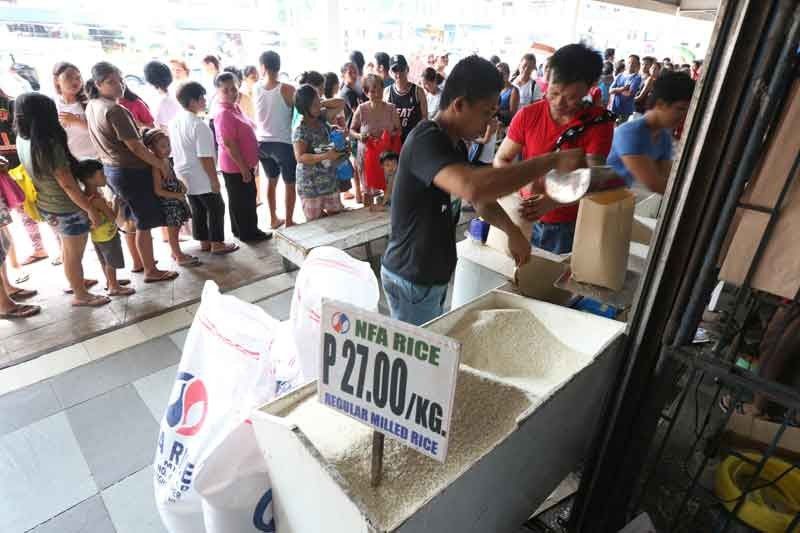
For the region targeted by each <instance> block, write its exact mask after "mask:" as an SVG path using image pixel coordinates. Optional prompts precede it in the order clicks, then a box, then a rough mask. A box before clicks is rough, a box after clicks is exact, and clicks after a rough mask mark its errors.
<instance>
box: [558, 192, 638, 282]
mask: <svg viewBox="0 0 800 533" xmlns="http://www.w3.org/2000/svg"><path fill="white" fill-rule="evenodd" d="M635 202H636V196H635V195H634V194H633V193H631V192H630V191H628V190H624V189H621V190H615V191H607V192H601V193H597V194H592V195H589V196H586V197H584V198H583V199H582V200H581V202H580V208H579V210H578V222H577V224H576V226H575V241H574V244H573V245H572V276H573V277H574V278H575V279H576V280H577V281H580V282H583V283H591V284H593V285H599V286H601V287H607V288H609V289H611V290H614V291H618V290H620V289H621V288H622V286H623V284H624V283H625V274H626V272H627V270H628V254H629V253H630V244H631V227H632V225H633V208H634V204H635Z"/></svg>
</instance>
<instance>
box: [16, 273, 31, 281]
mask: <svg viewBox="0 0 800 533" xmlns="http://www.w3.org/2000/svg"><path fill="white" fill-rule="evenodd" d="M29 279H31V275H30V274H28V273H27V272H26V273H24V274H20V276H19V277H18V278H17V279H15V280H14V283H25V282H26V281H28V280H29Z"/></svg>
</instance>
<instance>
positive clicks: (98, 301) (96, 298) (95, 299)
mask: <svg viewBox="0 0 800 533" xmlns="http://www.w3.org/2000/svg"><path fill="white" fill-rule="evenodd" d="M91 296H92V297H91V298H90V299H88V300H86V301H85V302H72V307H101V306H104V305H106V304H108V303H109V302H111V298H109V297H108V296H100V295H95V294H93V295H91Z"/></svg>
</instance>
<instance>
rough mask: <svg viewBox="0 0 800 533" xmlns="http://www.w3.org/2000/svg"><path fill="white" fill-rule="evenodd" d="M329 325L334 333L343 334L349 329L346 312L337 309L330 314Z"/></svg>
mask: <svg viewBox="0 0 800 533" xmlns="http://www.w3.org/2000/svg"><path fill="white" fill-rule="evenodd" d="M331 327H333V331H335V332H336V333H342V334H345V333H347V332H348V331H350V319H349V318H347V315H346V314H344V313H340V312H338V311H337V312H335V313H333V315H332V316H331Z"/></svg>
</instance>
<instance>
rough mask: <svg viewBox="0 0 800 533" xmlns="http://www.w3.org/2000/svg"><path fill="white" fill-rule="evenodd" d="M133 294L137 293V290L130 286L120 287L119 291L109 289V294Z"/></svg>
mask: <svg viewBox="0 0 800 533" xmlns="http://www.w3.org/2000/svg"><path fill="white" fill-rule="evenodd" d="M131 294H136V290H135V289H131V288H130V287H120V288H119V290H117V291H108V295H109V296H130V295H131Z"/></svg>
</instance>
